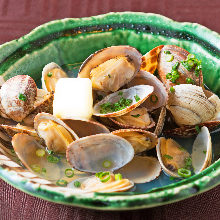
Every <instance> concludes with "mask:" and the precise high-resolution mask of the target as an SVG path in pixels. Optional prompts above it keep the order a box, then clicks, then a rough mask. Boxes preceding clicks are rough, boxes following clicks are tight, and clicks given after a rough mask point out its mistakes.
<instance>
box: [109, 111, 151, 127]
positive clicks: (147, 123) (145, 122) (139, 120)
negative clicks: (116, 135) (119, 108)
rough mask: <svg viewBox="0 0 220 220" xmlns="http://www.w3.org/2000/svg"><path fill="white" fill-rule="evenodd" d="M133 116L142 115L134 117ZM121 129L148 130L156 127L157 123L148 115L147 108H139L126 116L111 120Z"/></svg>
mask: <svg viewBox="0 0 220 220" xmlns="http://www.w3.org/2000/svg"><path fill="white" fill-rule="evenodd" d="M132 115H140V116H139V117H134V116H132ZM109 119H110V120H111V121H113V122H114V123H115V124H116V125H118V126H119V127H120V128H134V129H145V130H148V129H150V128H152V127H154V126H155V122H154V121H153V119H152V118H151V116H150V115H149V114H148V112H147V109H146V108H145V107H137V108H135V109H134V110H133V111H131V112H128V113H127V114H125V115H121V116H118V117H114V118H109Z"/></svg>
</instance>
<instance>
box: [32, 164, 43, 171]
mask: <svg viewBox="0 0 220 220" xmlns="http://www.w3.org/2000/svg"><path fill="white" fill-rule="evenodd" d="M31 169H32V170H33V171H34V172H36V173H39V172H40V170H41V169H40V166H39V165H37V164H33V165H31Z"/></svg>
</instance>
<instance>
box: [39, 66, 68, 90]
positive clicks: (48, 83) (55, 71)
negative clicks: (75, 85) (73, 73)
mask: <svg viewBox="0 0 220 220" xmlns="http://www.w3.org/2000/svg"><path fill="white" fill-rule="evenodd" d="M66 77H68V76H67V74H66V73H65V72H64V71H63V69H62V68H61V67H60V66H59V65H57V64H56V63H54V62H52V63H48V64H47V65H46V66H45V67H44V68H43V71H42V77H41V82H42V88H43V89H44V90H46V91H47V92H54V91H55V86H56V83H57V81H58V80H59V79H60V78H66Z"/></svg>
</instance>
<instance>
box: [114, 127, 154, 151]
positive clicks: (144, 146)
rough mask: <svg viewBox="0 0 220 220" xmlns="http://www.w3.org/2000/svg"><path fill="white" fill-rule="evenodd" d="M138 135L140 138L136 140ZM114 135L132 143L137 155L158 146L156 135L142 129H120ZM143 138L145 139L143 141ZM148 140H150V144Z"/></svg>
mask: <svg viewBox="0 0 220 220" xmlns="http://www.w3.org/2000/svg"><path fill="white" fill-rule="evenodd" d="M136 133H138V136H137V137H136V139H135V134H136ZM112 134H114V135H117V136H119V137H122V138H124V139H126V140H127V141H128V142H130V144H131V145H132V146H133V148H134V152H135V154H138V153H141V152H143V151H147V150H150V149H152V148H154V147H155V146H156V144H157V136H156V135H155V134H154V133H151V132H149V131H145V130H141V129H120V130H116V131H113V132H112ZM141 136H142V137H143V139H141ZM145 140H146V142H145ZM148 140H150V142H148Z"/></svg>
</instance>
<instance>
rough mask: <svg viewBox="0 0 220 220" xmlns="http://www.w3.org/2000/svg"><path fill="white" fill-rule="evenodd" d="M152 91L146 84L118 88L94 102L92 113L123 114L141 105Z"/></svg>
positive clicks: (108, 115) (107, 115) (115, 115)
mask: <svg viewBox="0 0 220 220" xmlns="http://www.w3.org/2000/svg"><path fill="white" fill-rule="evenodd" d="M153 91H154V87H152V86H148V85H138V86H133V87H130V88H128V89H122V90H119V91H117V92H114V93H112V94H110V95H108V96H106V97H105V98H104V99H103V100H101V101H100V102H98V103H96V104H95V105H94V113H93V114H94V115H96V116H99V117H117V116H120V115H124V114H126V113H128V112H130V111H132V110H133V109H135V108H137V107H138V106H139V105H141V104H142V103H143V102H144V101H145V100H146V99H147V98H148V97H149V96H150V94H152V92H153Z"/></svg>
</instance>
